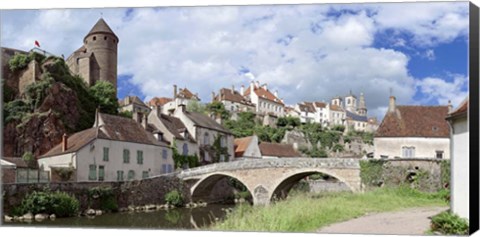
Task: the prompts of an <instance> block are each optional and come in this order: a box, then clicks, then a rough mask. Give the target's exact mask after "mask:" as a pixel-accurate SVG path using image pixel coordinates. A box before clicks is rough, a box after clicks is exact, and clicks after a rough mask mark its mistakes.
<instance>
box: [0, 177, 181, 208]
mask: <svg viewBox="0 0 480 237" xmlns="http://www.w3.org/2000/svg"><path fill="white" fill-rule="evenodd" d="M99 187H100V188H111V190H112V191H113V195H114V198H115V199H116V201H117V203H118V207H119V208H122V207H128V206H129V205H134V206H138V205H148V204H164V203H165V199H164V196H165V194H166V193H168V192H169V191H172V190H174V189H177V190H180V191H181V192H182V193H183V196H184V198H185V199H186V201H187V202H188V201H190V191H189V189H188V187H187V185H185V184H184V183H183V182H182V181H181V180H180V179H178V178H176V177H173V176H160V177H156V178H151V179H144V180H138V181H131V182H101V183H100V182H81V183H75V182H64V183H45V184H3V186H2V190H3V192H4V196H3V198H2V200H3V213H5V214H9V213H11V211H12V210H13V207H15V206H18V205H20V203H21V201H22V200H23V198H24V197H25V196H26V195H27V194H29V193H31V192H33V191H42V190H44V189H45V188H48V189H50V190H52V191H56V190H61V191H64V192H67V193H69V194H72V195H74V196H75V197H76V198H77V199H78V200H79V201H80V210H81V211H83V210H85V209H87V208H94V209H101V207H100V200H99V199H98V198H97V199H95V198H93V197H90V195H89V190H92V189H93V188H99Z"/></svg>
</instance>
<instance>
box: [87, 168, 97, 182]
mask: <svg viewBox="0 0 480 237" xmlns="http://www.w3.org/2000/svg"><path fill="white" fill-rule="evenodd" d="M89 167H90V168H89V170H88V180H97V166H96V165H90V166H89Z"/></svg>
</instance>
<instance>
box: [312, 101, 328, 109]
mask: <svg viewBox="0 0 480 237" xmlns="http://www.w3.org/2000/svg"><path fill="white" fill-rule="evenodd" d="M314 104H315V107H317V108H325V107H327V104H326V103H324V102H314Z"/></svg>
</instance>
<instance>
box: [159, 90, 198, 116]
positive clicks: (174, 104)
mask: <svg viewBox="0 0 480 237" xmlns="http://www.w3.org/2000/svg"><path fill="white" fill-rule="evenodd" d="M199 101H200V97H198V94H193V93H192V92H191V91H190V90H189V89H187V88H186V87H185V88H183V89H182V88H180V90H179V91H177V85H173V99H171V100H170V101H167V102H166V103H165V104H163V105H162V113H164V114H173V113H174V111H175V110H176V109H177V108H178V106H180V105H185V106H187V105H188V104H189V103H191V102H199Z"/></svg>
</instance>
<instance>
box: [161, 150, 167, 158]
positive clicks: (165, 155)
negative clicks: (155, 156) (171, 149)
mask: <svg viewBox="0 0 480 237" xmlns="http://www.w3.org/2000/svg"><path fill="white" fill-rule="evenodd" d="M167 157H168V152H167V150H166V149H163V150H162V158H163V159H164V160H166V159H167Z"/></svg>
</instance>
